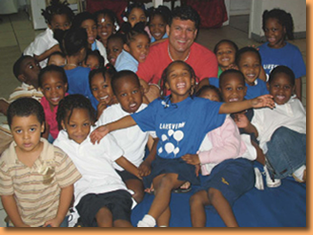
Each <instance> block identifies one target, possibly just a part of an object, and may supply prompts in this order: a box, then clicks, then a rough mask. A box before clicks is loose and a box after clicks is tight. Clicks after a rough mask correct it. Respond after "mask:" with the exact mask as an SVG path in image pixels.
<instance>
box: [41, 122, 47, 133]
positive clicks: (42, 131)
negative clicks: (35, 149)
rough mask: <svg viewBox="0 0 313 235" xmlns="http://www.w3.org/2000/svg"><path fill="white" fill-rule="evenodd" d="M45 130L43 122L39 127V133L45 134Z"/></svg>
mask: <svg viewBox="0 0 313 235" xmlns="http://www.w3.org/2000/svg"><path fill="white" fill-rule="evenodd" d="M45 128H46V125H45V123H44V122H43V123H42V124H41V127H40V132H41V133H44V132H45Z"/></svg>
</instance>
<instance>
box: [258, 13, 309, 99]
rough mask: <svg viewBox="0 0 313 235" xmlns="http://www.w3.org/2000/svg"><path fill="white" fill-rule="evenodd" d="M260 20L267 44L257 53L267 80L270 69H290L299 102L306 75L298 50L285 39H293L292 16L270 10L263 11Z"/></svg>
mask: <svg viewBox="0 0 313 235" xmlns="http://www.w3.org/2000/svg"><path fill="white" fill-rule="evenodd" d="M262 18H263V23H262V28H263V31H264V33H265V37H266V40H267V42H266V43H264V44H262V45H261V46H260V47H259V52H260V54H261V57H262V65H263V68H264V70H265V72H266V75H267V78H268V76H269V74H270V72H271V71H272V69H274V68H275V67H276V66H278V65H285V66H287V67H289V68H291V70H292V71H293V72H294V74H295V76H296V86H295V93H296V95H297V98H299V99H300V100H301V97H302V82H301V77H302V76H305V75H306V67H305V63H304V61H303V57H302V54H301V52H300V50H299V48H298V47H297V46H295V45H293V44H291V43H289V42H287V41H286V39H287V38H288V39H290V40H292V39H293V38H294V36H293V20H292V16H291V14H290V13H287V12H286V11H284V10H281V9H272V10H270V11H268V10H265V11H264V13H263V16H262ZM267 80H268V79H267Z"/></svg>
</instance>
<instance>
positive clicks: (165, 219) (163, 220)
mask: <svg viewBox="0 0 313 235" xmlns="http://www.w3.org/2000/svg"><path fill="white" fill-rule="evenodd" d="M170 218H171V210H170V207H169V206H168V207H167V208H166V209H165V211H164V212H163V213H162V214H161V215H160V217H159V218H158V220H157V225H158V226H159V227H169V226H170Z"/></svg>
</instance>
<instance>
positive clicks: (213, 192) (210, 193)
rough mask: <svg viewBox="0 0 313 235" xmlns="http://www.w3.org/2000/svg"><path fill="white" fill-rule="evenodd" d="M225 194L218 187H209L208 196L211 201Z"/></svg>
mask: <svg viewBox="0 0 313 235" xmlns="http://www.w3.org/2000/svg"><path fill="white" fill-rule="evenodd" d="M221 196H223V195H222V193H221V191H220V190H218V189H216V188H209V190H208V197H209V199H210V201H214V199H216V198H218V197H221Z"/></svg>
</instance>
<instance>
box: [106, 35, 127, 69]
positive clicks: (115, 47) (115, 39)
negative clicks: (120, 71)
mask: <svg viewBox="0 0 313 235" xmlns="http://www.w3.org/2000/svg"><path fill="white" fill-rule="evenodd" d="M123 46H124V35H123V34H120V33H117V34H113V35H111V36H110V37H109V38H108V41H107V56H108V61H109V63H110V64H112V65H113V66H115V62H116V59H117V57H118V55H119V54H121V53H122V50H123Z"/></svg>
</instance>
